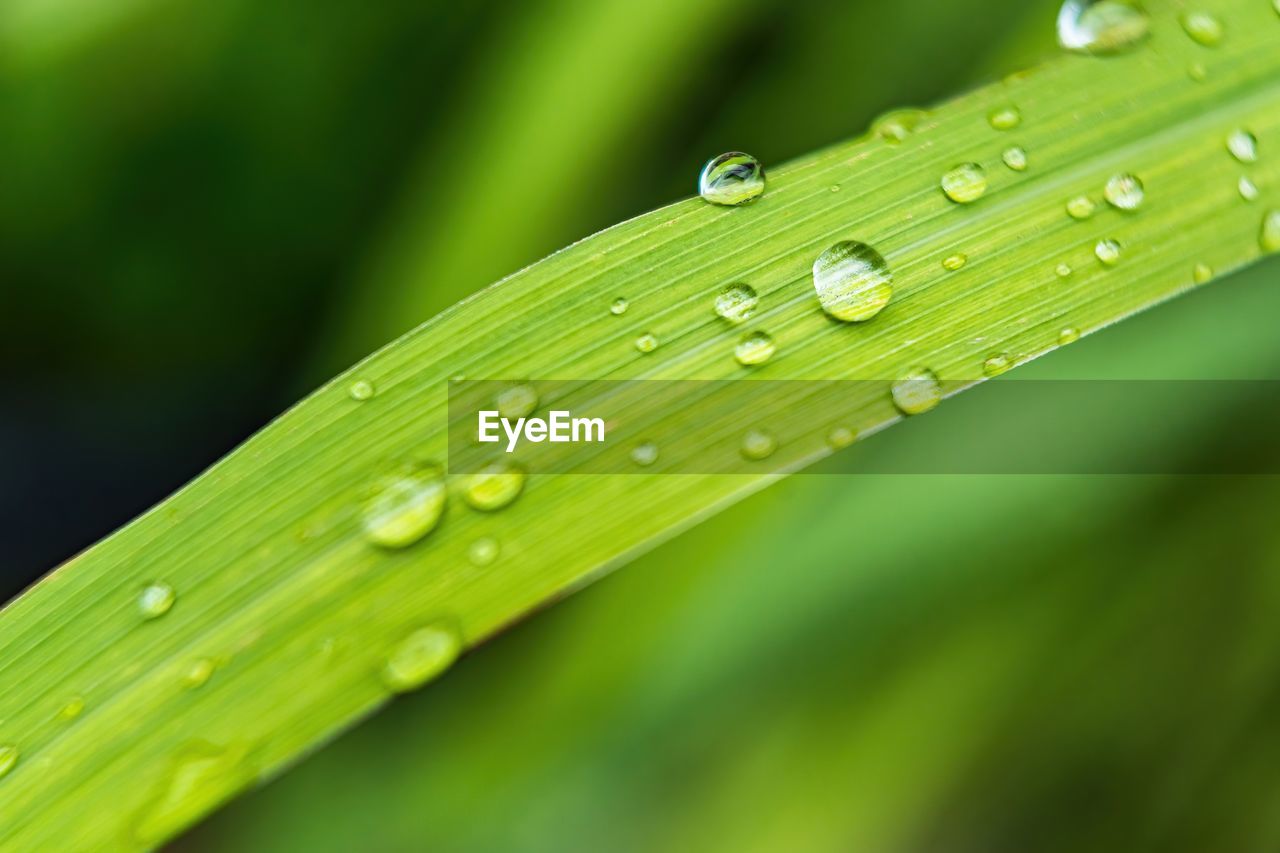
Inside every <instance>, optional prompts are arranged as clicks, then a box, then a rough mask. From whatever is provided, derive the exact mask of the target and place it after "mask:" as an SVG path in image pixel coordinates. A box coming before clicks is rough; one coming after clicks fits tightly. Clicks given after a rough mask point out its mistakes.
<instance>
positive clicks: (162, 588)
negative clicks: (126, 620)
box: [138, 583, 177, 619]
mask: <svg viewBox="0 0 1280 853" xmlns="http://www.w3.org/2000/svg"><path fill="white" fill-rule="evenodd" d="M176 598H177V595H176V594H175V593H174V591H173V587H171V586H169V585H168V584H164V583H153V584H149V585H147V586H146V587H145V588H144V589H143V590H142V592H140V593H139V594H138V613H139V614H141V615H142V618H143V619H159V618H160V617H161V616H163V615H165V614H166V613H168V612H169V609H170V608H172V607H173V602H174V600H175V599H176Z"/></svg>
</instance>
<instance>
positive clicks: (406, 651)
mask: <svg viewBox="0 0 1280 853" xmlns="http://www.w3.org/2000/svg"><path fill="white" fill-rule="evenodd" d="M461 651H462V637H460V636H459V635H458V632H457V631H454V630H452V629H450V628H446V627H444V626H443V625H428V626H426V627H425V628H419V629H418V630H416V631H414V632H413V633H412V634H410V635H409V636H407V637H405V638H404V639H403V640H401V641H400V643H399V644H398V645H396V647H395V648H394V649H392V650H391V654H389V655H388V656H387V662H386V664H385V665H384V666H383V667H382V683H383V684H385V685H386V686H387V687H388V688H389V689H390V690H392V691H393V692H395V693H405V692H408V691H410V690H416V689H417V688H419V687H421V686H422V685H424V684H426V683H427V682H428V681H431V680H432V679H434V678H437V677H438V676H439V675H440V674H441V673H443V672H444V671H445V670H446V669H448V668H449V667H450V666H452V665H453V662H454V661H455V660H457V659H458V654H459V653H460V652H461Z"/></svg>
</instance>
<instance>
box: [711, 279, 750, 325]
mask: <svg viewBox="0 0 1280 853" xmlns="http://www.w3.org/2000/svg"><path fill="white" fill-rule="evenodd" d="M759 304H760V297H759V296H757V295H756V291H755V288H753V287H752V286H751V285H749V284H731V285H729V286H728V287H726V288H725V289H724V290H722V291H720V293H719V294H717V295H716V303H715V307H716V313H717V314H719V315H720V316H721V317H723V318H724V319H726V320H728V321H729V322H730V323H741V322H743V321H744V320H746V319H748V318H749V317H750V316H751V315H752V314H754V313H755V312H756V306H758V305H759Z"/></svg>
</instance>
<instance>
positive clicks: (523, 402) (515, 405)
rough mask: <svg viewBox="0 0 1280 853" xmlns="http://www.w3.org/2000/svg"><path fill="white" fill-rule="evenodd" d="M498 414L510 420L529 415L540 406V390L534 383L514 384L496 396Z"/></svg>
mask: <svg viewBox="0 0 1280 853" xmlns="http://www.w3.org/2000/svg"><path fill="white" fill-rule="evenodd" d="M494 403H495V404H496V405H497V407H498V414H499V415H501V416H502V417H504V418H507V419H509V420H517V419H519V418H523V417H527V416H529V415H530V414H532V413H533V410H534V409H536V408H538V392H537V391H536V390H534V387H533V386H532V385H512V386H511V387H510V388H504V389H502V390H501V391H499V392H498V396H497V397H495V398H494Z"/></svg>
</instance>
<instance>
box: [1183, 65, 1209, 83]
mask: <svg viewBox="0 0 1280 853" xmlns="http://www.w3.org/2000/svg"><path fill="white" fill-rule="evenodd" d="M1187 76H1188V77H1190V78H1191V79H1192V80H1194V81H1196V82H1197V83H1203V82H1204V81H1205V80H1208V79H1209V69H1208V68H1205V67H1204V63H1203V62H1193V63H1191V64H1190V65H1188V66H1187Z"/></svg>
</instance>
